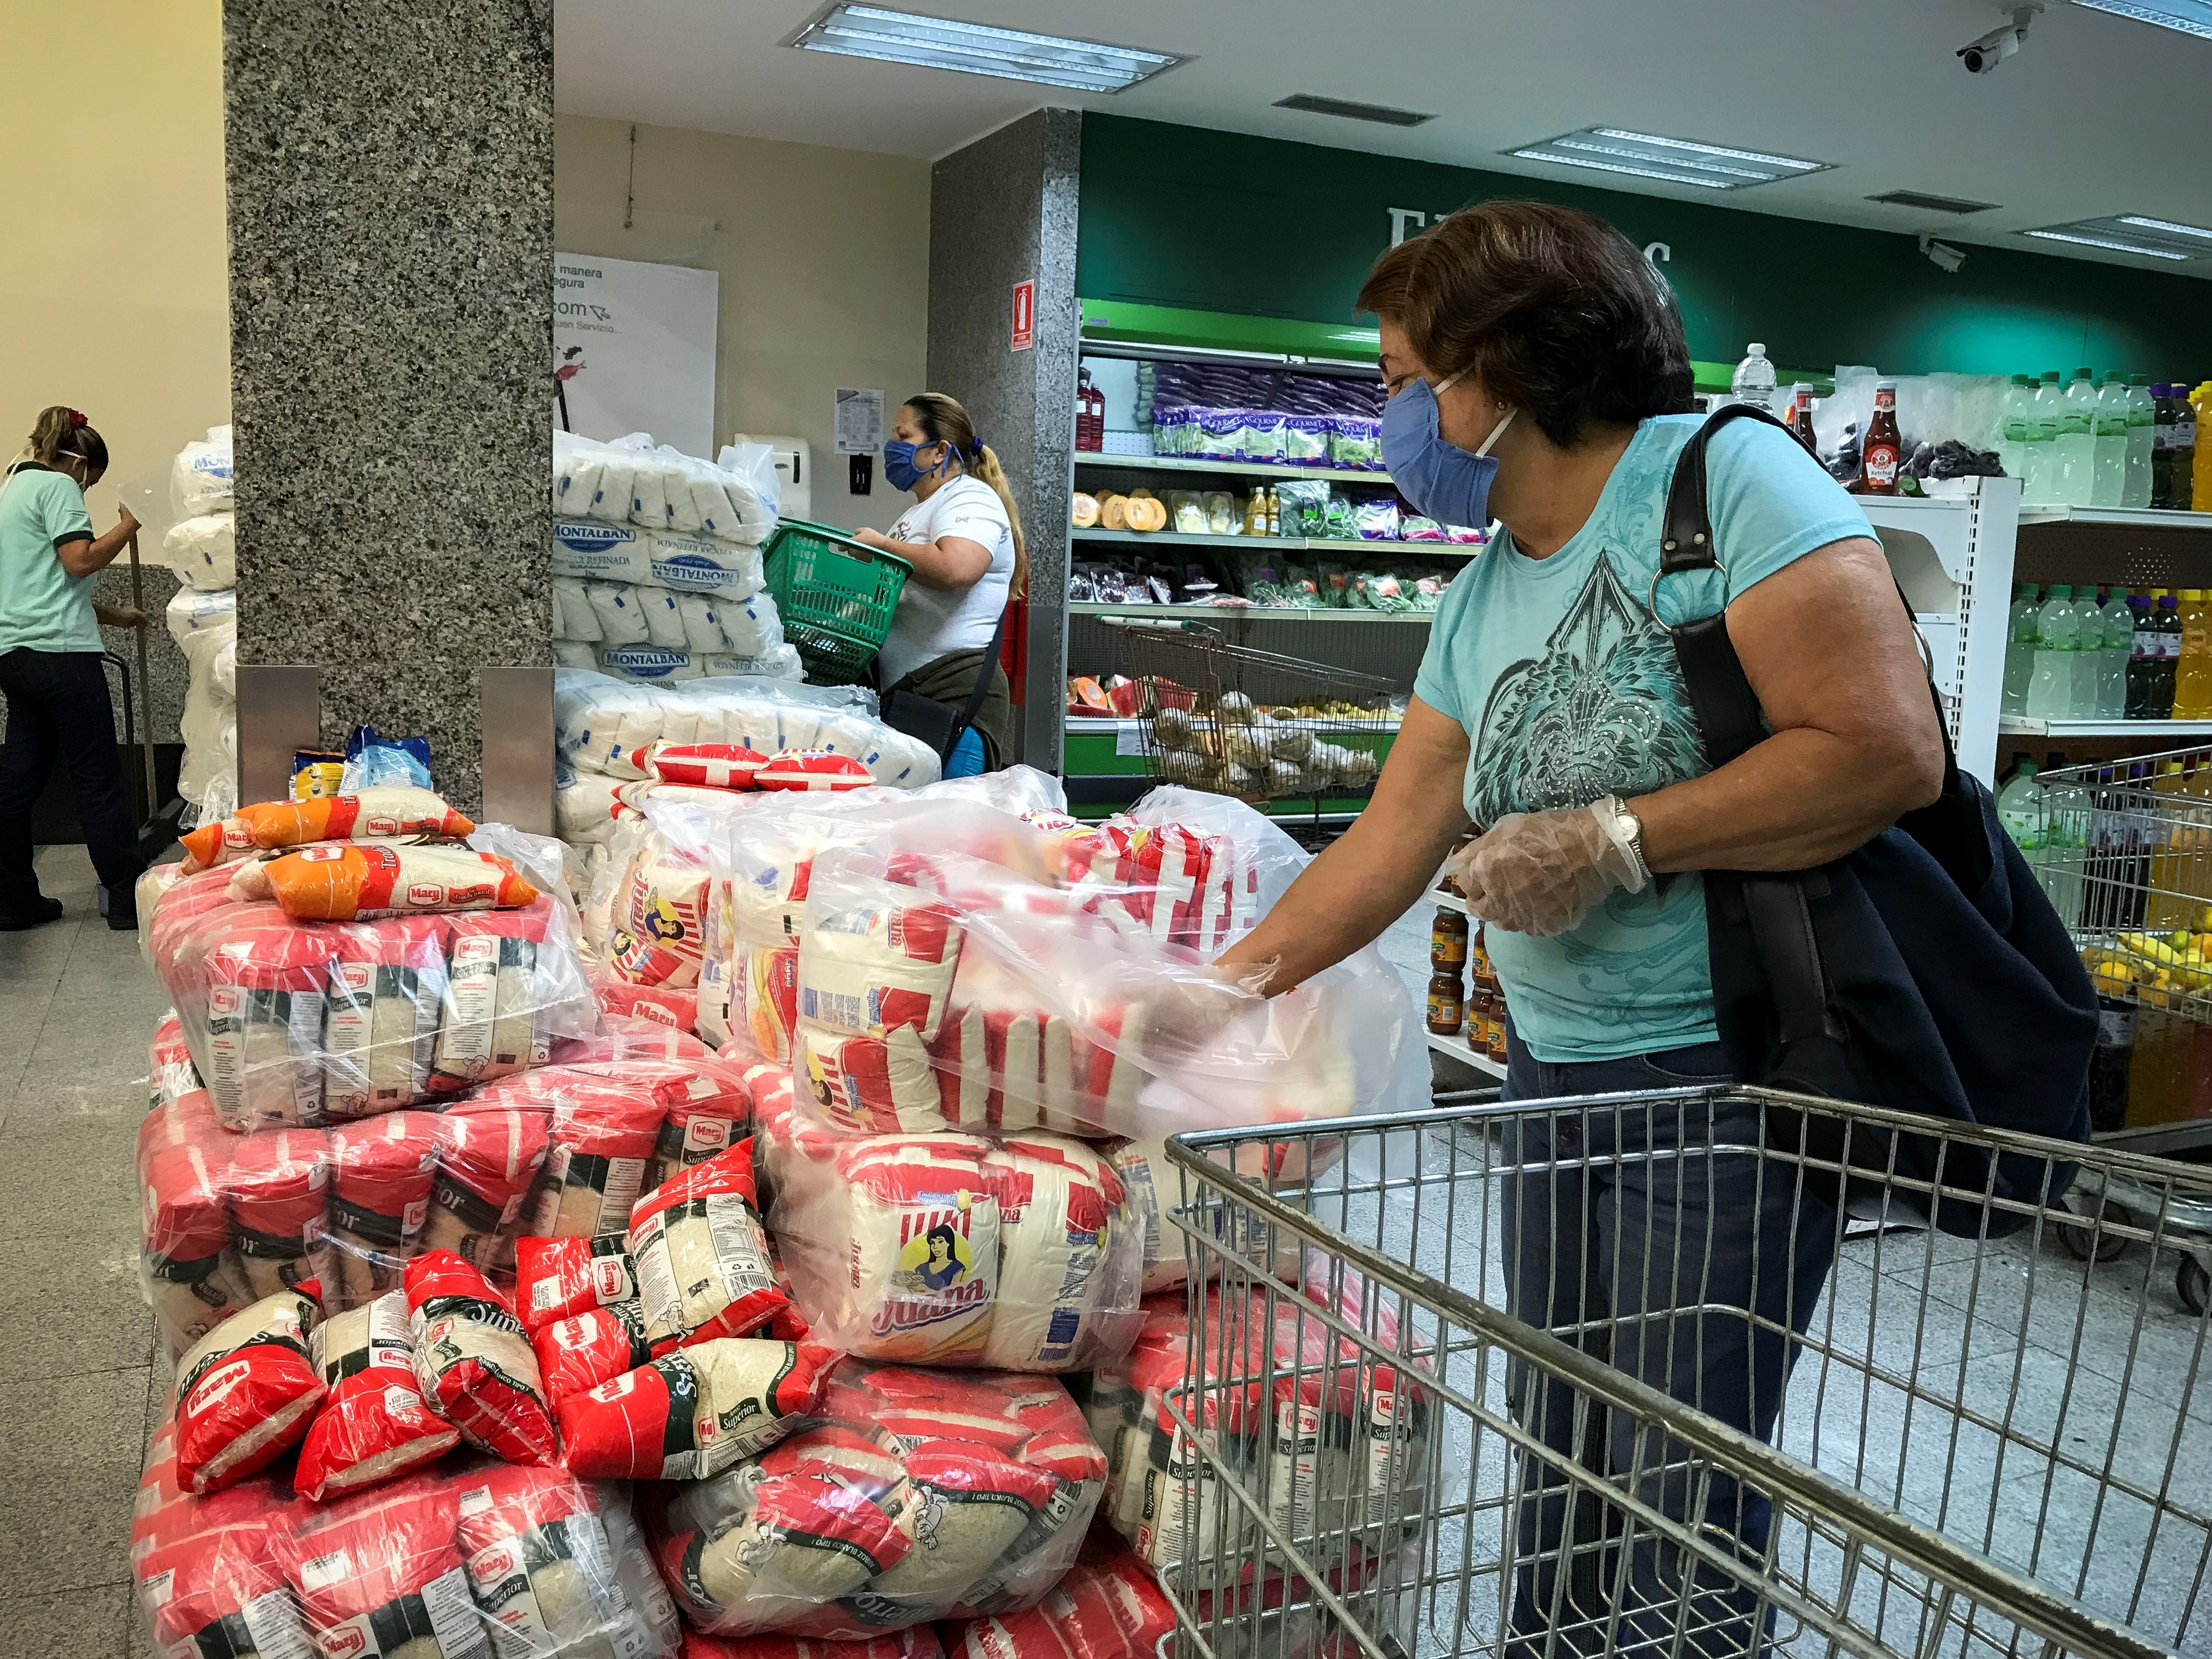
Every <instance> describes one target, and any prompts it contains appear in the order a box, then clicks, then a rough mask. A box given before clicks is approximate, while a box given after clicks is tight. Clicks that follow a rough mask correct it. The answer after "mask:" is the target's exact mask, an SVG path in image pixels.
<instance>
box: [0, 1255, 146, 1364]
mask: <svg viewBox="0 0 2212 1659" xmlns="http://www.w3.org/2000/svg"><path fill="white" fill-rule="evenodd" d="M7 1250H8V1255H9V1272H8V1273H7V1276H6V1277H5V1278H4V1279H0V1331H6V1332H8V1333H9V1339H8V1340H7V1341H6V1342H4V1343H0V1386H5V1385H8V1384H10V1383H26V1382H35V1381H37V1380H39V1379H40V1378H45V1379H47V1380H49V1381H52V1382H54V1383H66V1382H67V1381H68V1380H69V1379H70V1378H73V1377H78V1376H88V1375H90V1374H92V1373H94V1372H99V1371H112V1370H137V1371H143V1370H144V1369H145V1367H146V1364H147V1359H148V1357H149V1355H150V1354H151V1352H153V1346H154V1321H153V1316H151V1315H150V1314H149V1313H148V1312H147V1311H146V1304H145V1301H144V1299H143V1297H141V1296H140V1295H139V1291H138V1253H137V1250H136V1249H132V1248H131V1244H130V1243H127V1242H125V1240H124V1239H122V1238H119V1237H116V1236H115V1233H114V1231H113V1230H112V1229H110V1230H108V1231H106V1232H103V1233H101V1234H98V1235H89V1236H88V1235H86V1234H82V1233H81V1234H77V1235H75V1236H70V1237H46V1236H40V1237H29V1238H19V1239H17V1240H15V1242H14V1243H11V1244H9V1246H8V1247H7ZM58 1297H66V1302H67V1306H68V1310H69V1311H68V1314H67V1316H64V1317H59V1318H57V1317H55V1316H53V1310H54V1308H55V1306H56V1303H57V1300H58Z"/></svg>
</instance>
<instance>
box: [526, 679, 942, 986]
mask: <svg viewBox="0 0 2212 1659" xmlns="http://www.w3.org/2000/svg"><path fill="white" fill-rule="evenodd" d="M875 716H876V699H875V694H874V693H873V692H872V691H870V690H867V689H866V687H865V686H809V685H800V684H796V683H794V682H793V681H790V680H782V679H775V678H765V677H760V676H739V677H734V678H716V679H705V680H697V679H695V680H684V681H679V682H678V683H675V684H660V685H653V686H646V685H639V684H632V683H630V682H629V681H626V680H623V679H619V678H612V677H610V676H608V675H605V674H594V673H586V672H581V671H568V670H563V671H561V672H560V673H558V674H556V676H555V677H554V693H553V720H554V738H555V744H556V749H557V751H558V759H557V762H556V770H555V774H554V796H553V805H554V823H555V827H556V830H557V832H558V833H559V835H560V836H561V838H562V840H563V841H565V842H568V845H569V847H570V848H572V849H573V850H574V851H575V852H577V853H578V854H579V855H580V863H581V866H582V871H583V874H584V876H585V878H586V886H587V887H588V885H589V883H590V881H591V879H592V878H593V877H594V876H595V875H597V874H598V873H599V872H600V871H601V870H602V868H603V866H605V864H606V863H607V862H608V858H609V849H610V848H611V846H612V845H613V842H614V840H615V832H616V829H617V824H618V823H622V822H623V821H625V820H635V819H636V818H637V817H638V809H639V808H641V806H643V805H644V804H645V802H646V801H647V800H649V799H671V798H673V799H684V798H690V799H701V798H702V795H701V792H702V790H708V791H714V792H715V793H723V792H726V791H727V790H729V789H732V788H735V789H738V790H749V789H750V787H751V780H752V774H751V773H750V771H749V770H746V769H744V768H742V767H741V768H739V769H738V770H737V771H735V772H732V771H731V770H730V769H727V768H724V769H721V770H720V771H718V772H703V771H694V772H693V773H690V774H687V776H691V777H695V778H697V779H699V780H702V781H699V782H696V783H683V782H677V781H673V780H671V779H664V778H661V777H659V776H656V775H654V773H653V770H651V769H648V763H647V756H648V754H649V752H651V751H652V750H653V747H654V745H655V744H659V745H662V747H663V749H664V750H665V749H668V748H675V749H690V748H694V747H697V746H700V745H705V746H707V747H709V748H715V747H720V748H723V749H728V750H743V751H744V752H745V753H747V754H750V755H754V756H757V757H759V758H760V759H761V760H763V761H769V760H775V759H779V758H781V757H787V756H789V757H805V756H840V757H845V758H846V759H848V760H850V761H852V762H854V763H857V764H858V765H859V766H860V768H861V769H863V770H864V771H865V773H866V778H865V779H862V780H859V781H870V782H873V783H877V784H881V785H885V786H888V787H892V788H900V789H905V788H912V787H915V786H916V785H919V784H924V783H933V782H934V781H936V779H937V774H938V760H937V755H936V752H935V751H934V750H932V749H931V748H930V747H929V745H928V744H925V743H922V742H921V741H920V740H919V739H918V738H910V737H908V735H907V734H906V733H905V732H895V731H893V730H892V729H891V728H890V726H885V725H884V723H883V722H882V721H881V720H878V719H877V718H876V717H875ZM846 781H848V782H849V781H854V780H853V779H852V778H850V777H849V776H848V778H847V780H846ZM624 856H625V859H626V858H627V857H628V854H627V853H626V854H625V855H624ZM592 943H593V944H594V945H601V944H603V943H604V933H599V934H596V935H595V936H594V937H593V939H592ZM694 949H696V945H695V946H694ZM686 1024H689V1022H688V1021H687V1022H686Z"/></svg>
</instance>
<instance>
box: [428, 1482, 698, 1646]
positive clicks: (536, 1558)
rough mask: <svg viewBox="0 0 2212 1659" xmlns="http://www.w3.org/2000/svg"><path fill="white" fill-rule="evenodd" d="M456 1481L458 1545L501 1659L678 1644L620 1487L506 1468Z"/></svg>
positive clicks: (671, 1614) (663, 1593)
mask: <svg viewBox="0 0 2212 1659" xmlns="http://www.w3.org/2000/svg"><path fill="white" fill-rule="evenodd" d="M456 1486H457V1489H458V1493H459V1497H458V1502H457V1505H456V1507H457V1509H458V1510H459V1516H460V1521H459V1528H458V1529H457V1541H458V1542H459V1546H460V1553H461V1559H462V1561H463V1563H464V1564H465V1566H466V1568H467V1571H468V1579H469V1589H470V1592H471V1595H474V1596H475V1598H476V1602H477V1607H479V1608H480V1609H481V1610H482V1611H483V1614H484V1616H485V1618H486V1619H487V1620H489V1624H490V1635H491V1640H492V1650H493V1652H494V1654H495V1656H496V1659H510V1656H512V1659H525V1656H528V1659H538V1656H546V1659H551V1656H555V1655H568V1654H575V1655H578V1656H583V1655H587V1654H589V1655H605V1656H613V1659H630V1656H648V1655H669V1654H672V1653H673V1652H674V1651H675V1644H676V1643H677V1641H678V1620H677V1614H676V1607H675V1603H674V1602H673V1601H671V1599H670V1597H669V1595H668V1592H667V1590H666V1589H665V1587H663V1586H662V1584H661V1583H660V1582H659V1578H658V1577H656V1576H655V1575H654V1573H653V1571H652V1568H651V1563H650V1559H649V1557H648V1556H647V1553H646V1552H645V1549H644V1547H643V1541H642V1537H641V1534H639V1532H638V1530H637V1528H636V1524H635V1522H633V1521H632V1520H631V1518H630V1516H629V1508H628V1505H627V1504H624V1503H623V1502H622V1501H621V1499H620V1498H618V1497H617V1495H616V1494H615V1492H613V1490H612V1489H611V1488H608V1487H605V1486H586V1485H583V1484H581V1483H580V1482H579V1481H578V1480H576V1479H575V1478H574V1476H573V1475H571V1474H567V1473H565V1472H563V1471H561V1470H558V1469H552V1468H514V1467H511V1466H502V1465H494V1466H490V1467H488V1468H483V1469H482V1470H481V1471H480V1472H479V1473H478V1474H476V1475H474V1476H472V1477H465V1478H463V1479H461V1480H459V1481H458V1482H456Z"/></svg>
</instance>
